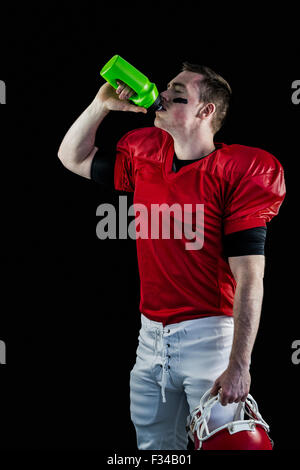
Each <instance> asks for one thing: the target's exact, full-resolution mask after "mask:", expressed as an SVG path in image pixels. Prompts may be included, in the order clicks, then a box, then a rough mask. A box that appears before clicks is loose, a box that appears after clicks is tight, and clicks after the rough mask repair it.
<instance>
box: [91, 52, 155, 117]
mask: <svg viewBox="0 0 300 470" xmlns="http://www.w3.org/2000/svg"><path fill="white" fill-rule="evenodd" d="M100 75H101V76H102V77H103V78H104V79H105V80H106V81H107V82H108V83H109V84H110V85H111V86H112V87H114V88H115V89H117V88H118V86H119V85H118V84H117V80H121V81H122V82H124V83H125V84H126V85H128V86H129V87H130V88H132V89H133V90H134V91H135V94H134V95H132V96H131V98H129V99H130V100H131V101H132V102H133V103H134V104H135V105H137V106H142V107H143V108H147V109H149V110H150V111H157V110H160V109H161V108H162V102H161V97H160V95H159V93H158V91H157V88H156V85H155V84H154V83H151V82H150V80H149V79H148V78H147V77H146V76H145V75H144V74H143V73H141V72H139V70H137V69H136V68H135V67H133V65H131V64H129V62H127V61H126V60H124V59H122V57H120V56H119V55H114V56H113V57H112V58H111V59H110V60H109V61H108V62H107V64H105V65H104V67H103V68H102V69H101V71H100Z"/></svg>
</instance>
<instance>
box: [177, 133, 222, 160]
mask: <svg viewBox="0 0 300 470" xmlns="http://www.w3.org/2000/svg"><path fill="white" fill-rule="evenodd" d="M173 140H174V151H175V153H176V155H177V158H178V160H196V159H197V158H202V157H205V156H206V155H208V154H209V153H211V152H213V151H214V150H215V144H214V140H213V135H211V134H210V135H209V136H205V137H203V136H195V137H194V138H193V137H184V138H181V137H178V136H176V137H173Z"/></svg>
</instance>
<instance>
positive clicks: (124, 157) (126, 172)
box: [114, 133, 134, 192]
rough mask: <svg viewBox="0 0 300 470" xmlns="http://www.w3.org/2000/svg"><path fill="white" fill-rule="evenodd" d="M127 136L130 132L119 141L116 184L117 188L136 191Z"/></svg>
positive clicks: (115, 173)
mask: <svg viewBox="0 0 300 470" xmlns="http://www.w3.org/2000/svg"><path fill="white" fill-rule="evenodd" d="M127 136H128V133H127V134H125V135H124V136H123V137H122V138H121V139H120V140H119V141H118V143H117V149H116V160H115V167H114V185H115V189H116V190H119V191H128V192H134V174H133V159H132V155H131V152H130V147H129V144H128V140H127Z"/></svg>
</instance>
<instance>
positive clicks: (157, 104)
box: [149, 94, 163, 112]
mask: <svg viewBox="0 0 300 470" xmlns="http://www.w3.org/2000/svg"><path fill="white" fill-rule="evenodd" d="M161 109H163V105H162V98H161V96H160V94H159V95H158V97H157V98H156V100H155V101H154V103H153V104H152V105H151V106H150V107H149V111H154V112H155V111H160V110H161Z"/></svg>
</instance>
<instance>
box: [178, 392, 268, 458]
mask: <svg viewBox="0 0 300 470" xmlns="http://www.w3.org/2000/svg"><path fill="white" fill-rule="evenodd" d="M219 399H220V397H219V394H218V395H216V396H211V395H210V390H208V391H207V392H206V393H205V394H204V395H203V396H202V398H201V400H200V403H199V405H198V406H197V407H196V408H195V409H194V410H193V411H192V413H191V414H190V415H189V416H188V418H187V431H188V434H189V437H190V438H191V440H192V441H193V442H194V445H195V450H272V448H273V442H272V441H271V439H270V437H269V435H268V432H269V426H268V425H267V423H266V422H265V421H264V420H263V418H262V416H261V414H260V413H259V411H258V406H257V403H256V401H255V400H254V398H253V397H252V396H251V395H250V394H249V395H248V396H247V399H246V401H245V402H240V403H239V404H238V406H237V410H236V413H235V416H234V419H233V421H231V422H229V423H226V424H224V425H223V426H220V427H219V428H217V429H214V430H212V431H210V430H209V419H210V415H211V410H212V407H213V406H214V405H215V404H216V403H218V402H219ZM245 414H246V415H248V417H249V418H250V419H244V415H245Z"/></svg>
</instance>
